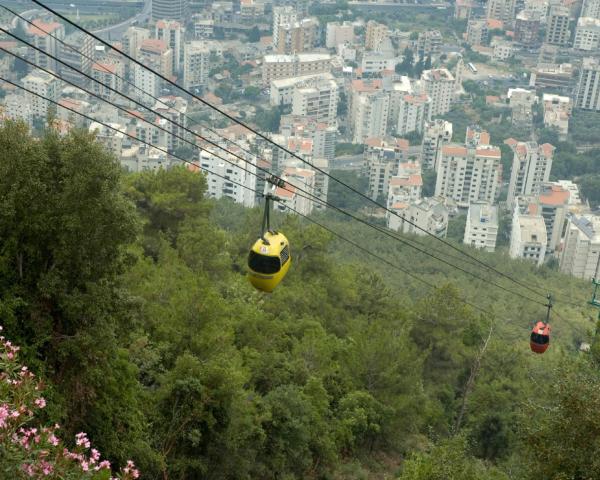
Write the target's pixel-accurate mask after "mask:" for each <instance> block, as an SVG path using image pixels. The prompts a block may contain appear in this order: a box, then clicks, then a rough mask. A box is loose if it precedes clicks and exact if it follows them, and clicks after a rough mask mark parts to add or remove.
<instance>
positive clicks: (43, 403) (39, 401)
mask: <svg viewBox="0 0 600 480" xmlns="http://www.w3.org/2000/svg"><path fill="white" fill-rule="evenodd" d="M33 403H35V405H36V407H38V408H44V407H45V406H46V399H45V398H44V397H40V398H36V399H35V401H34V402H33Z"/></svg>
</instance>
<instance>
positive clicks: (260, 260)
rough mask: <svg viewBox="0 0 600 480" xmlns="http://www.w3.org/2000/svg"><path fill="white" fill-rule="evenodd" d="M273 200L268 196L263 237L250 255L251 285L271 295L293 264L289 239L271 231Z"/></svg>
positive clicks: (273, 198) (249, 273) (249, 275)
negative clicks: (271, 205)
mask: <svg viewBox="0 0 600 480" xmlns="http://www.w3.org/2000/svg"><path fill="white" fill-rule="evenodd" d="M273 200H276V197H274V196H273V195H271V194H270V193H269V194H267V195H266V197H265V212H264V214H263V223H262V235H261V236H260V238H259V239H258V240H257V241H256V242H255V243H254V245H253V246H252V249H251V250H250V254H249V255H248V268H249V270H250V271H249V272H248V279H249V280H250V283H251V284H252V285H253V286H254V288H256V289H258V290H262V291H263V292H269V293H270V292H272V291H273V290H275V287H276V286H277V285H279V282H281V280H283V277H285V274H286V273H287V271H288V270H289V268H290V264H291V263H292V257H291V255H290V244H289V242H288V239H287V238H286V237H285V235H283V234H282V233H280V232H276V231H274V230H271V226H270V214H269V212H270V202H271V201H273Z"/></svg>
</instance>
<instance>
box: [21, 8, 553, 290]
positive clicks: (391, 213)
mask: <svg viewBox="0 0 600 480" xmlns="http://www.w3.org/2000/svg"><path fill="white" fill-rule="evenodd" d="M31 1H32V2H33V3H35V4H36V5H38V6H40V7H42V8H43V9H45V10H46V11H48V12H50V13H52V14H53V15H55V16H56V17H58V18H60V19H61V20H63V21H64V22H67V23H68V24H70V25H72V26H73V27H75V28H77V29H79V30H81V31H82V32H84V33H86V34H87V35H89V36H90V37H92V38H93V39H95V40H96V41H98V42H100V43H102V44H103V45H105V46H106V47H108V48H110V49H111V50H114V51H115V52H117V53H119V54H120V55H122V56H123V57H125V58H127V59H128V60H130V61H131V62H134V63H135V64H137V65H139V66H140V67H142V68H144V69H146V70H147V71H149V72H151V73H153V74H154V75H156V76H157V77H158V78H160V79H161V80H163V81H164V82H167V83H168V84H169V85H172V86H173V87H175V88H177V89H178V90H180V91H182V92H185V93H186V94H188V95H190V96H191V97H192V98H194V99H196V100H197V101H199V102H201V103H202V104H204V105H206V106H207V107H209V108H211V109H212V110H214V111H216V112H218V113H219V114H221V115H223V116H224V117H225V118H227V119H229V120H231V121H233V122H235V123H237V124H238V125H240V126H242V127H244V128H246V129H247V130H248V131H250V132H252V133H254V134H255V135H257V136H259V137H260V138H262V139H263V140H265V141H267V142H268V143H270V144H271V145H273V146H275V147H277V148H279V149H281V150H282V151H283V152H285V153H287V154H288V155H291V156H292V157H293V158H296V159H298V160H300V161H301V162H303V163H306V164H307V165H310V166H311V167H312V168H313V169H315V170H316V171H318V172H319V173H321V174H323V175H325V176H327V177H328V178H330V179H332V180H334V181H335V182H337V183H339V184H340V185H342V186H343V187H345V188H347V189H348V190H350V191H352V192H353V193H355V194H357V195H359V196H360V197H362V198H363V199H365V200H367V201H368V202H370V203H372V204H374V205H376V206H377V207H378V208H382V209H383V210H385V211H386V212H387V213H389V214H390V215H393V216H395V217H398V218H400V219H402V220H403V221H405V222H407V223H408V224H410V225H412V226H413V227H415V228H416V229H417V230H419V231H422V232H424V233H425V234H426V235H429V236H431V237H433V238H434V239H436V240H437V241H439V242H442V243H443V244H445V245H446V246H448V247H450V248H452V249H453V250H455V251H457V252H459V253H460V254H461V255H464V256H466V257H468V258H470V259H471V260H473V261H475V262H476V263H478V264H480V265H481V266H482V267H485V268H486V269H488V270H491V271H493V272H495V273H496V274H497V275H500V276H502V277H504V278H506V279H508V280H510V281H511V282H513V283H515V284H517V285H519V286H520V287H521V288H524V289H526V290H529V291H530V292H532V293H534V294H536V295H541V296H543V297H544V298H545V297H546V295H547V292H541V291H538V290H536V289H534V288H532V287H531V286H529V285H527V284H525V283H523V282H521V281H519V280H517V279H515V278H513V277H512V276H511V275H508V274H506V273H504V272H502V271H501V270H498V269H497V268H495V267H493V266H492V265H489V264H487V263H485V262H483V261H482V260H479V259H478V258H477V257H475V256H474V255H471V254H470V253H468V252H465V251H464V250H462V249H461V248H459V247H457V246H455V245H453V244H452V243H451V242H449V241H447V240H445V239H443V238H440V237H437V236H436V235H434V234H432V233H431V232H429V231H428V230H427V229H425V228H423V227H421V226H419V225H418V224H416V223H414V222H412V221H410V220H407V219H405V218H404V217H402V216H401V215H399V214H398V213H397V212H395V211H394V210H392V209H390V208H388V207H386V206H384V205H381V204H380V203H379V202H377V201H376V200H373V199H372V198H371V197H369V196H368V195H365V194H364V193H362V192H361V191H360V190H357V189H356V188H354V187H353V186H352V185H349V184H348V183H346V182H344V181H342V180H339V179H338V178H336V177H334V176H332V175H330V174H329V173H328V172H327V171H325V170H323V169H322V168H320V167H318V166H316V165H312V164H310V163H309V162H308V161H306V160H305V159H304V158H302V157H301V156H299V155H297V154H296V153H295V152H292V151H291V150H289V149H288V148H286V147H284V146H282V145H279V144H278V143H277V142H275V141H273V140H272V139H271V138H269V136H268V135H265V134H263V133H261V132H259V131H258V130H256V129H254V128H252V127H250V126H249V125H248V124H246V123H245V122H243V121H241V120H239V119H237V118H236V117H234V116H233V115H231V114H229V113H227V112H226V111H224V110H222V109H220V108H219V107H217V106H215V105H213V104H211V103H210V102H208V101H206V100H205V99H203V98H201V97H199V96H198V95H196V94H194V93H193V92H191V91H189V90H187V89H185V88H184V87H182V86H180V85H178V84H177V83H176V82H175V81H173V80H172V79H170V78H167V77H166V76H164V75H162V74H161V73H159V72H157V71H156V70H154V69H152V68H150V67H148V66H147V65H144V64H143V63H141V62H140V61H138V60H137V59H135V58H133V57H132V56H131V55H129V54H127V53H125V52H123V51H122V50H119V49H117V48H115V47H114V46H113V45H111V44H110V43H109V42H107V41H105V40H103V39H102V38H100V37H99V36H97V35H95V34H94V33H92V32H90V31H89V30H87V29H85V28H84V27H81V26H80V25H78V24H77V23H75V22H73V21H72V20H70V19H69V18H68V17H66V16H65V15H62V14H61V13H59V12H57V11H56V10H55V9H53V8H51V7H48V6H47V5H45V4H43V3H42V2H40V1H39V0H31Z"/></svg>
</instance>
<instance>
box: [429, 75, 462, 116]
mask: <svg viewBox="0 0 600 480" xmlns="http://www.w3.org/2000/svg"><path fill="white" fill-rule="evenodd" d="M421 83H422V84H423V89H424V91H425V93H427V95H429V97H430V98H431V112H430V115H431V116H432V117H436V116H438V115H443V114H444V113H448V112H449V111H450V106H451V104H452V102H453V101H454V89H455V82H454V77H453V76H452V74H451V73H450V72H449V71H448V70H447V69H446V68H437V69H433V70H425V71H424V72H423V73H422V74H421Z"/></svg>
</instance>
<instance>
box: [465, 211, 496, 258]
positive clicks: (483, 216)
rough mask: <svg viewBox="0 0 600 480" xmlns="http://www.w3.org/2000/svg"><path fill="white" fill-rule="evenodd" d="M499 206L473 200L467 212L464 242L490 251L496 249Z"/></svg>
mask: <svg viewBox="0 0 600 480" xmlns="http://www.w3.org/2000/svg"><path fill="white" fill-rule="evenodd" d="M497 237H498V207H496V206H494V205H490V204H489V203H487V202H472V203H470V204H469V211H468V212H467V223H466V225H465V234H464V237H463V243H464V244H465V245H469V246H471V247H475V248H482V249H485V250H486V251H488V252H493V251H494V250H495V249H496V239H497Z"/></svg>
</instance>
